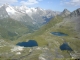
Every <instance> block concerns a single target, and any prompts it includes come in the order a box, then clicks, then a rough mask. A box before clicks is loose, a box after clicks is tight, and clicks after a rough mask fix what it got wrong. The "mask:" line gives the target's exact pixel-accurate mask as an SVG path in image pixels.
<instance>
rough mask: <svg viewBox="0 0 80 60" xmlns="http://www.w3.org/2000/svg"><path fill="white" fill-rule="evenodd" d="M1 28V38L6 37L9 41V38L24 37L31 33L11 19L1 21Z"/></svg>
mask: <svg viewBox="0 0 80 60" xmlns="http://www.w3.org/2000/svg"><path fill="white" fill-rule="evenodd" d="M0 27H1V29H0V33H1V36H2V37H3V36H4V37H3V38H5V39H7V38H8V37H11V38H14V37H18V36H22V35H23V34H26V33H28V32H29V30H28V28H27V27H26V26H24V25H23V24H22V23H20V22H18V21H15V20H13V19H11V18H4V19H0ZM13 40H14V39H13Z"/></svg>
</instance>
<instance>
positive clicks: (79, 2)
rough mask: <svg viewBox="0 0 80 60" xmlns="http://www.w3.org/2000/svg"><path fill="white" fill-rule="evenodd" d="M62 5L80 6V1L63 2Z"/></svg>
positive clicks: (69, 0)
mask: <svg viewBox="0 0 80 60" xmlns="http://www.w3.org/2000/svg"><path fill="white" fill-rule="evenodd" d="M61 4H63V5H64V4H65V5H68V6H80V0H62V1H61Z"/></svg>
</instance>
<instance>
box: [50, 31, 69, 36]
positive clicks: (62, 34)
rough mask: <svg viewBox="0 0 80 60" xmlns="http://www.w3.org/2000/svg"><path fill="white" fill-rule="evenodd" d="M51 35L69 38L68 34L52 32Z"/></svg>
mask: <svg viewBox="0 0 80 60" xmlns="http://www.w3.org/2000/svg"><path fill="white" fill-rule="evenodd" d="M51 34H53V35H56V36H68V34H65V33H62V32H51Z"/></svg>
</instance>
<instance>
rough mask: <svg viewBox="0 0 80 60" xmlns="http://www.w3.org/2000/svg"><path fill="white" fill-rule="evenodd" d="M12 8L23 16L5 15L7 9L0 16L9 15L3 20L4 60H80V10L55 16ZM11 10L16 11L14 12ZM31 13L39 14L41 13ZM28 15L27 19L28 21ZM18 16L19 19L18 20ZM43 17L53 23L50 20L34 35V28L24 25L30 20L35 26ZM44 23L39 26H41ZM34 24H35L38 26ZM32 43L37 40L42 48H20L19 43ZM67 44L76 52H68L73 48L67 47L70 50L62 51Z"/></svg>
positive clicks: (0, 58) (0, 43)
mask: <svg viewBox="0 0 80 60" xmlns="http://www.w3.org/2000/svg"><path fill="white" fill-rule="evenodd" d="M12 8H14V9H15V11H17V12H16V13H19V15H20V14H21V15H20V16H17V14H16V15H15V14H12V15H9V14H11V13H7V12H6V11H5V12H4V11H3V10H4V7H3V6H2V7H0V11H2V13H1V12H0V15H1V16H4V14H5V15H7V18H4V17H1V18H0V22H1V23H0V60H75V59H80V48H79V47H80V33H79V32H80V27H79V26H80V8H79V9H76V10H75V11H73V12H69V11H68V10H67V9H64V11H63V12H61V13H60V14H59V13H56V12H55V13H54V12H53V11H50V10H44V13H43V10H42V9H40V8H35V9H34V8H27V7H25V10H26V11H27V12H26V11H24V10H22V9H21V8H23V6H22V7H12ZM18 8H19V10H18ZM2 9H3V10H2ZM9 9H10V8H9ZM20 9H21V10H20ZM11 10H12V11H13V9H11ZM31 11H37V12H38V13H35V12H31ZM25 12H26V14H25ZM50 12H51V13H50ZM52 12H53V13H52ZM28 13H31V14H28ZM49 13H50V14H49ZM48 14H49V15H48ZM56 14H59V15H56ZM25 15H26V16H27V17H25ZM37 15H38V16H37ZM41 15H42V16H41ZM15 16H17V17H16V18H14V17H15ZM23 16H24V17H23ZM36 16H37V17H36ZM18 17H21V18H18ZM42 17H44V18H47V19H48V18H50V19H51V18H52V19H51V20H49V21H48V20H47V21H48V22H47V23H45V24H44V25H43V26H40V28H39V29H37V30H36V31H34V32H30V31H32V30H30V29H32V26H33V25H25V24H23V23H24V22H23V21H25V20H26V19H27V18H29V19H30V20H29V21H28V20H27V21H28V23H29V24H31V23H32V21H33V22H34V21H36V20H37V19H38V18H39V19H40V20H41V21H42V20H43V19H44V18H43V19H42ZM22 19H23V20H22ZM35 19H36V20H35ZM16 20H17V21H16ZM40 20H38V21H37V22H38V23H40V22H39V21H40ZM20 21H21V22H20ZM44 21H45V19H44ZM37 22H36V23H37ZM25 23H27V22H25ZM33 24H35V22H34V23H33ZM29 27H31V28H29ZM51 32H61V33H65V34H67V36H58V35H54V34H52V33H51ZM29 40H35V41H36V42H37V43H38V46H34V47H24V46H18V45H16V44H17V43H19V42H28V41H29ZM63 44H65V45H67V44H68V45H69V47H70V48H71V49H72V50H68V49H70V48H69V47H66V46H65V47H66V49H64V50H63V49H61V46H62V45H63Z"/></svg>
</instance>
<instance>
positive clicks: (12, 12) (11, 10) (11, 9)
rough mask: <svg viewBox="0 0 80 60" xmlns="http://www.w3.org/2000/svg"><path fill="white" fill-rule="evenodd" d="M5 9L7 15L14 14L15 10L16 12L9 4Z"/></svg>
mask: <svg viewBox="0 0 80 60" xmlns="http://www.w3.org/2000/svg"><path fill="white" fill-rule="evenodd" d="M6 11H7V12H8V14H9V15H11V14H15V12H16V11H15V10H14V9H13V8H12V7H10V6H9V7H7V8H6Z"/></svg>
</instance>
